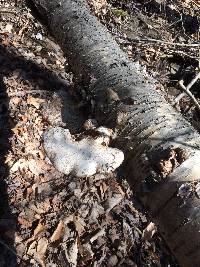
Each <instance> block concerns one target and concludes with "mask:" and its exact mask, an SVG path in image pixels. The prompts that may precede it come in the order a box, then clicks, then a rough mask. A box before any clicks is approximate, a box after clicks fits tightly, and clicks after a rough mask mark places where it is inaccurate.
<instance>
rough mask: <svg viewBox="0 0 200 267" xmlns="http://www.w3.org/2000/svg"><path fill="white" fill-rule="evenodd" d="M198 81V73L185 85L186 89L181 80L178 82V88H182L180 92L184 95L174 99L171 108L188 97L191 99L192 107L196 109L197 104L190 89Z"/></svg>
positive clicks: (199, 77)
mask: <svg viewBox="0 0 200 267" xmlns="http://www.w3.org/2000/svg"><path fill="white" fill-rule="evenodd" d="M198 79H200V72H199V73H198V74H197V75H196V76H195V77H194V78H193V79H192V80H191V82H190V83H189V84H188V85H187V87H185V86H184V84H183V80H181V81H179V83H178V84H179V85H180V87H181V88H182V90H183V91H184V93H181V94H179V95H178V96H177V97H176V98H175V99H174V102H173V103H172V105H173V106H174V105H176V104H177V103H178V102H179V101H180V100H181V99H182V98H183V97H184V96H186V95H188V96H189V97H190V98H191V99H193V103H194V105H195V106H196V107H197V108H198V106H199V103H198V102H197V100H196V98H195V97H194V95H193V94H192V93H191V92H190V89H191V88H192V86H193V85H194V84H195V83H196V82H197V81H198ZM191 96H192V97H191ZM195 103H196V104H195Z"/></svg>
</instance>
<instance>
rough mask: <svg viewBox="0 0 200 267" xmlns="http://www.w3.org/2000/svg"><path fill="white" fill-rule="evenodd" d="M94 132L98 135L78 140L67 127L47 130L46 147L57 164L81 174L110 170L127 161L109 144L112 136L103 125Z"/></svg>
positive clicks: (52, 161) (78, 174) (119, 151)
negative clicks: (107, 133)
mask: <svg viewBox="0 0 200 267" xmlns="http://www.w3.org/2000/svg"><path fill="white" fill-rule="evenodd" d="M105 129H106V128H105ZM95 131H96V133H98V135H97V136H96V137H92V136H84V137H83V138H82V139H81V140H76V139H75V137H74V136H73V135H71V133H70V131H69V130H68V129H63V128H61V127H52V128H50V129H48V130H47V131H46V132H45V133H44V136H43V139H44V149H45V152H46V154H47V156H48V158H49V159H50V161H51V163H52V164H53V165H54V167H55V168H56V169H58V170H59V171H60V172H62V173H64V174H74V175H76V176H78V177H88V176H92V175H94V174H96V173H109V172H112V171H114V170H115V169H116V168H118V167H119V166H120V165H121V163H122V162H123V160H124V154H123V152H122V151H121V150H119V149H117V148H112V147H108V143H109V142H108V139H110V136H109V135H106V130H104V131H102V127H101V128H100V129H98V128H97V129H96V130H95ZM102 132H103V133H102Z"/></svg>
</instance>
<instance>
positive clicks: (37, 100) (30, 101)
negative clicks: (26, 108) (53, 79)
mask: <svg viewBox="0 0 200 267" xmlns="http://www.w3.org/2000/svg"><path fill="white" fill-rule="evenodd" d="M44 102H45V100H44V99H40V98H35V97H32V96H28V98H27V104H29V105H33V106H34V107H35V108H36V109H39V108H40V105H41V104H42V103H44Z"/></svg>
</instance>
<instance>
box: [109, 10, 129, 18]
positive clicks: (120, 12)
mask: <svg viewBox="0 0 200 267" xmlns="http://www.w3.org/2000/svg"><path fill="white" fill-rule="evenodd" d="M112 12H113V14H114V15H115V16H117V17H118V18H119V17H121V18H122V19H124V18H125V17H126V16H127V15H128V12H127V11H124V10H123V9H120V8H112Z"/></svg>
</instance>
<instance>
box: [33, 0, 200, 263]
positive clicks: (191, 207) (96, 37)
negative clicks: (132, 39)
mask: <svg viewBox="0 0 200 267" xmlns="http://www.w3.org/2000/svg"><path fill="white" fill-rule="evenodd" d="M32 4H33V5H34V9H35V10H37V12H38V15H39V16H40V18H41V19H42V21H43V23H45V24H46V25H47V27H48V29H49V31H50V32H51V34H52V35H53V36H54V38H55V40H56V41H57V42H58V43H59V44H60V45H61V47H62V49H63V51H64V52H65V55H66V57H67V59H68V62H69V63H70V65H71V68H72V70H73V71H74V73H76V74H79V75H80V74H84V73H87V74H88V75H90V76H93V77H95V79H96V82H95V83H93V85H92V86H91V88H90V93H92V96H93V102H94V103H95V104H94V107H95V115H96V118H97V119H98V120H99V121H101V123H102V122H103V123H104V125H106V126H109V127H110V126H112V127H116V130H117V132H118V137H117V139H116V143H115V145H116V146H117V147H118V148H120V149H122V150H123V152H124V154H125V157H126V158H125V164H124V170H125V173H126V177H127V178H128V180H129V182H130V184H131V185H132V186H133V188H134V189H136V190H137V192H138V193H139V196H140V199H141V200H142V202H143V204H144V206H145V207H146V209H147V210H148V211H149V214H150V215H151V217H152V220H153V221H154V222H156V223H157V225H158V226H159V230H160V232H161V233H162V235H163V236H164V238H165V240H166V241H167V243H168V245H169V247H170V248H171V251H172V252H173V253H174V254H175V255H176V257H177V259H178V261H179V262H180V264H181V265H182V266H184V267H198V266H200V253H199V250H200V245H199V244H200V209H199V207H200V199H199V197H198V194H197V193H196V190H197V188H196V187H197V184H198V181H199V178H200V150H199V149H200V136H199V134H198V133H197V132H196V131H195V130H194V129H193V128H192V127H191V125H190V124H189V123H188V122H187V121H186V120H185V119H184V118H182V117H181V115H180V114H178V113H177V112H176V111H175V110H174V109H173V107H172V106H170V105H169V104H168V103H167V102H166V101H165V99H164V97H163V96H162V94H161V93H160V92H159V90H158V89H157V83H156V81H155V80H154V79H153V78H151V77H149V76H148V75H147V73H146V72H145V70H144V69H143V68H141V67H140V66H139V65H138V64H136V63H133V62H131V60H130V59H129V58H128V56H127V55H126V54H125V53H124V52H123V51H122V50H121V49H120V48H119V46H118V45H117V43H116V42H115V40H114V39H113V38H112V36H111V34H110V33H109V32H108V31H107V29H106V28H105V27H104V26H103V25H102V24H101V23H100V22H99V21H98V20H97V18H96V17H94V16H93V15H91V13H90V10H89V7H88V5H87V4H86V2H85V1H84V0H32ZM111 91H112V92H113V93H114V94H112V95H115V97H114V98H113V97H112V95H111V94H110V92H111ZM116 96H117V97H116Z"/></svg>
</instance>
